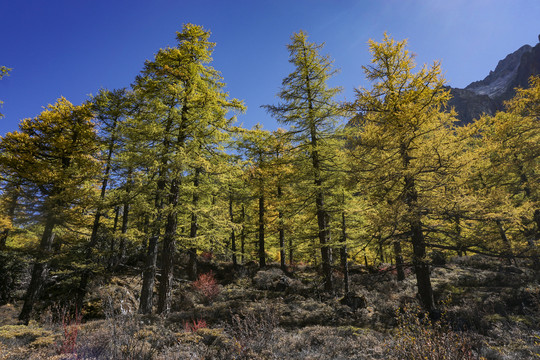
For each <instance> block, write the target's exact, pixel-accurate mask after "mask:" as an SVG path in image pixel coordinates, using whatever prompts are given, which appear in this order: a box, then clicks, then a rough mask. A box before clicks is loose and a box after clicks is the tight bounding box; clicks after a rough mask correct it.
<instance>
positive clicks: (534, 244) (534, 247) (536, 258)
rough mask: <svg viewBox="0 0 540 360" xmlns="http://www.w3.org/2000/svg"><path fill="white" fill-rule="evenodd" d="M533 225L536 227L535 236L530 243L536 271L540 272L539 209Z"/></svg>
mask: <svg viewBox="0 0 540 360" xmlns="http://www.w3.org/2000/svg"><path fill="white" fill-rule="evenodd" d="M533 223H534V225H536V226H535V228H534V229H533V235H532V236H531V239H530V241H529V247H530V248H531V250H532V256H533V266H534V269H536V270H540V259H539V254H538V241H540V210H539V209H536V210H535V211H534V214H533ZM534 225H533V226H534Z"/></svg>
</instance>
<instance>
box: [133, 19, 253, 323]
mask: <svg viewBox="0 0 540 360" xmlns="http://www.w3.org/2000/svg"><path fill="white" fill-rule="evenodd" d="M209 37H210V32H209V31H207V30H205V29H204V28H202V27H201V26H197V25H193V24H186V25H184V27H183V29H182V31H181V32H177V36H176V38H177V42H178V44H177V46H175V47H173V48H166V49H161V50H160V51H159V52H158V53H157V54H156V56H155V59H154V60H153V61H147V62H146V64H145V67H144V70H143V71H142V73H141V75H140V76H138V77H137V80H136V83H135V84H134V91H135V93H136V94H137V95H139V96H140V97H141V104H143V107H142V109H141V112H140V113H139V114H138V115H137V116H135V122H136V123H139V124H140V125H141V127H139V126H135V127H136V128H138V129H137V131H136V132H137V137H136V138H138V139H139V140H142V141H143V143H146V144H148V149H147V150H148V152H149V153H148V155H149V157H150V158H151V159H153V160H154V161H153V164H151V166H153V167H154V168H155V173H156V178H157V181H156V193H155V208H156V213H155V221H154V226H153V234H152V236H151V237H150V241H149V247H148V255H147V265H146V269H145V272H144V280H143V288H142V291H141V292H142V296H141V304H140V309H139V311H140V312H142V313H150V312H151V310H152V303H153V301H152V291H153V284H154V276H155V268H156V257H157V251H158V247H157V246H158V238H159V236H160V229H161V227H162V225H163V226H164V233H163V246H162V259H161V260H162V269H161V278H160V284H159V299H158V312H160V313H168V312H169V310H170V297H171V288H172V279H173V278H172V270H173V265H174V258H175V252H176V237H177V228H178V215H179V212H178V211H179V210H178V209H179V207H180V205H181V204H180V200H181V199H180V196H181V187H182V177H183V175H184V174H185V171H186V170H187V166H188V165H189V163H190V160H189V159H190V157H191V158H196V157H197V156H199V154H200V152H201V151H208V152H213V151H216V150H217V148H218V145H216V144H219V142H220V141H221V140H222V139H223V137H224V136H225V133H224V131H223V130H224V129H226V128H227V127H228V126H229V124H230V123H231V122H232V121H233V118H231V117H227V114H228V112H229V111H230V110H243V105H242V103H241V102H240V101H238V100H236V99H232V100H231V99H229V98H228V94H227V93H226V92H225V91H224V90H223V88H224V86H225V84H224V83H223V82H222V78H221V75H220V73H219V72H218V71H216V70H215V69H214V68H212V67H211V66H209V63H210V62H211V61H212V57H211V55H212V51H213V48H214V45H215V44H214V43H212V42H210V41H209ZM186 201H187V200H186Z"/></svg>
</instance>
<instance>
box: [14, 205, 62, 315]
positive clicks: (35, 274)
mask: <svg viewBox="0 0 540 360" xmlns="http://www.w3.org/2000/svg"><path fill="white" fill-rule="evenodd" d="M55 225H56V223H55V220H54V218H53V216H51V215H49V216H48V218H47V220H46V222H45V229H44V230H43V234H42V236H41V242H40V244H39V251H40V253H39V255H38V256H37V257H36V260H35V263H34V266H33V267H32V277H31V279H30V285H29V286H28V289H27V290H26V295H25V297H24V304H23V307H22V310H21V313H20V314H19V320H20V321H21V322H22V323H24V324H28V322H29V321H30V316H31V315H32V310H33V308H34V304H35V303H36V302H37V300H38V299H39V296H40V294H41V290H42V288H43V284H44V283H45V281H46V279H47V275H48V273H49V264H48V256H49V255H50V252H51V249H52V245H53V241H54V227H55Z"/></svg>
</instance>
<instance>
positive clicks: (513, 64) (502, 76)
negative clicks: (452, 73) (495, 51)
mask: <svg viewBox="0 0 540 360" xmlns="http://www.w3.org/2000/svg"><path fill="white" fill-rule="evenodd" d="M538 74H540V43H539V44H537V45H536V46H535V47H532V46H530V45H524V46H522V47H520V48H519V49H518V50H516V51H515V52H513V53H512V54H509V55H508V56H506V57H505V58H504V59H503V60H501V61H499V63H498V64H497V67H496V68H495V70H494V71H490V73H489V75H488V76H486V78H485V79H484V80H480V81H475V82H473V83H471V84H469V85H468V86H466V87H465V89H458V88H451V94H452V99H451V100H450V101H449V103H448V105H449V106H450V107H454V108H455V109H456V111H457V113H458V119H459V120H460V121H461V123H462V124H467V123H470V122H472V121H473V120H475V119H478V118H479V117H480V116H481V115H482V114H487V115H494V114H495V113H496V112H497V111H501V110H504V101H506V100H508V99H511V98H512V97H514V95H515V88H516V87H523V88H526V87H528V81H529V77H531V76H532V75H538Z"/></svg>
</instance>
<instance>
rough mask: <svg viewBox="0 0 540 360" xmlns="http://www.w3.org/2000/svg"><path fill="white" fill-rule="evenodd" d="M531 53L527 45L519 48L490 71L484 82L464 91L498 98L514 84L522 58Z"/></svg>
mask: <svg viewBox="0 0 540 360" xmlns="http://www.w3.org/2000/svg"><path fill="white" fill-rule="evenodd" d="M531 51H532V47H531V46H529V45H524V46H522V47H520V48H519V49H518V50H517V51H514V52H513V53H512V54H510V55H507V56H506V57H505V58H504V59H503V60H501V61H499V63H498V64H497V67H496V68H495V71H490V72H489V75H488V76H486V78H485V79H484V80H481V81H475V82H473V83H471V84H469V85H468V86H467V87H466V88H465V90H469V91H472V92H473V93H475V94H477V95H487V96H489V97H490V98H492V99H495V98H498V97H500V96H501V95H503V94H504V93H506V91H507V90H508V88H509V87H510V86H511V85H512V83H513V82H514V79H515V78H516V76H517V73H518V68H519V65H520V64H521V58H522V56H523V55H524V54H526V53H529V52H531Z"/></svg>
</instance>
